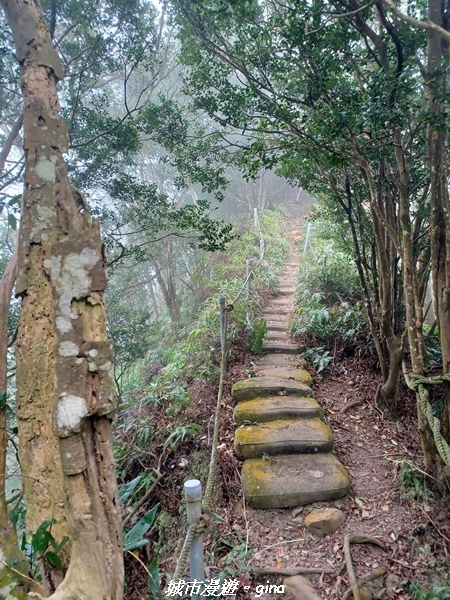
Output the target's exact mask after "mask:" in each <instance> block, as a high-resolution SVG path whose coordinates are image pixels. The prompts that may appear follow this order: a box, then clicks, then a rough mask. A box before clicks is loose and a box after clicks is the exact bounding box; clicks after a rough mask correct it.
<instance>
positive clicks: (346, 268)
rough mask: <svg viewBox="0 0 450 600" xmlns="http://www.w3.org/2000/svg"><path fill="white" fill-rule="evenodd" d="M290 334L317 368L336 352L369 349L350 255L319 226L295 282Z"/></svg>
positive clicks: (358, 352) (362, 352)
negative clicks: (295, 293)
mask: <svg viewBox="0 0 450 600" xmlns="http://www.w3.org/2000/svg"><path fill="white" fill-rule="evenodd" d="M296 303H297V309H296V314H295V316H294V319H293V320H292V322H291V331H292V333H293V335H295V336H297V337H298V338H300V340H301V341H302V342H303V343H305V345H306V346H307V347H308V350H307V352H306V353H304V358H306V359H307V360H308V361H309V362H310V364H312V365H313V366H314V368H315V369H316V370H317V371H318V372H320V371H322V370H324V369H325V368H326V367H327V366H328V365H329V364H330V363H331V362H332V360H333V357H334V356H335V355H336V353H345V354H346V355H351V356H353V355H360V356H366V355H367V354H370V353H371V352H372V342H371V339H370V335H369V332H368V326H367V316H366V312H365V308H364V302H363V294H362V290H361V286H360V283H359V279H358V274H357V272H356V268H355V266H354V263H353V260H352V257H351V256H349V255H347V254H345V253H344V252H343V251H342V249H339V248H338V247H337V246H336V245H335V243H334V242H333V240H330V239H322V238H321V236H320V229H318V231H317V232H316V234H315V235H314V236H313V237H312V239H311V242H310V245H309V247H308V251H307V252H306V254H304V255H303V257H302V261H301V265H300V268H299V275H298V282H297V298H296Z"/></svg>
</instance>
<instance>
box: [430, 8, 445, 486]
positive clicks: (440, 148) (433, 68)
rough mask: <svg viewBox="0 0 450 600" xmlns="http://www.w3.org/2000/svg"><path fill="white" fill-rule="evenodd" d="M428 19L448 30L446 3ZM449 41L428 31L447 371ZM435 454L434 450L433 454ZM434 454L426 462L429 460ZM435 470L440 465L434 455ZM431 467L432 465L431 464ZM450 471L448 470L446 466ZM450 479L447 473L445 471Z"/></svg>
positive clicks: (435, 239) (434, 239) (439, 314)
mask: <svg viewBox="0 0 450 600" xmlns="http://www.w3.org/2000/svg"><path fill="white" fill-rule="evenodd" d="M428 18H429V20H430V21H432V22H434V23H437V24H438V25H440V26H441V27H443V28H444V29H445V30H447V31H448V30H449V29H450V28H449V23H448V21H447V19H448V16H446V5H444V3H443V2H442V0H429V3H428ZM448 54H449V47H448V42H447V41H445V40H443V39H442V37H441V36H440V35H439V34H438V33H435V32H434V31H432V30H429V31H428V73H427V81H426V86H427V97H428V110H429V114H430V119H429V124H428V156H429V164H430V183H431V186H430V205H431V268H432V278H433V295H434V305H435V311H436V320H437V325H438V328H439V336H440V341H441V349H442V368H443V372H444V373H449V372H450V214H449V195H448V172H447V171H448V169H447V160H448V157H447V136H448V127H447V118H446V108H445V106H444V104H443V102H444V100H443V99H444V98H445V95H446V93H447V71H448V67H447V63H448ZM445 398H446V403H445V409H444V413H443V415H442V432H443V434H444V437H445V438H446V439H447V441H449V440H450V385H449V384H447V385H446V390H445ZM435 454H437V453H435ZM432 461H433V457H429V460H428V462H431V463H432ZM436 461H437V462H435V463H434V469H436V465H437V464H440V461H439V459H438V457H437V456H436ZM430 466H431V467H433V464H431V465H430ZM447 469H448V470H449V471H450V469H449V468H448V467H447ZM447 476H448V477H449V478H450V472H449V473H447Z"/></svg>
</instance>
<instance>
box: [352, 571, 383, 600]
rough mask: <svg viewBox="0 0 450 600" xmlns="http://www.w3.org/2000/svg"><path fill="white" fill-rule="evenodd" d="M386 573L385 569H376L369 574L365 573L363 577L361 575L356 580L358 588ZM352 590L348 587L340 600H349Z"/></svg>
mask: <svg viewBox="0 0 450 600" xmlns="http://www.w3.org/2000/svg"><path fill="white" fill-rule="evenodd" d="M385 573H386V569H385V567H378V569H375V570H374V571H371V572H370V573H366V574H365V575H362V576H361V577H360V578H359V579H358V586H359V585H362V584H364V583H368V582H369V581H373V580H374V579H378V577H381V576H382V575H384V574H385ZM352 593H353V590H352V588H351V587H350V588H349V589H348V590H347V591H346V592H345V594H344V595H343V596H342V600H349V598H350V596H351V595H352Z"/></svg>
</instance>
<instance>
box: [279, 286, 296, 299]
mask: <svg viewBox="0 0 450 600" xmlns="http://www.w3.org/2000/svg"><path fill="white" fill-rule="evenodd" d="M295 290H296V288H295V287H292V286H291V285H289V286H281V285H280V286H279V287H277V288H276V290H275V294H277V295H278V296H293V295H294V294H295Z"/></svg>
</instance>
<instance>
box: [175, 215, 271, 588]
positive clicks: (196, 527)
mask: <svg viewBox="0 0 450 600" xmlns="http://www.w3.org/2000/svg"><path fill="white" fill-rule="evenodd" d="M255 223H256V225H257V229H258V231H259V238H260V239H259V258H258V260H257V262H256V263H255V264H254V265H252V268H251V269H249V270H248V272H247V275H246V277H245V280H244V283H243V285H242V287H241V289H240V290H239V292H238V293H237V295H236V297H235V298H234V300H233V301H232V302H230V303H229V304H226V299H225V297H224V296H221V297H220V298H219V305H220V341H221V364H220V378H219V390H218V393H217V403H216V416H215V419H214V432H213V439H212V449H211V458H210V462H209V471H208V479H207V482H206V488H205V495H204V498H203V502H202V509H203V510H204V511H205V513H206V515H200V517H198V519H197V520H196V521H195V523H192V524H191V525H190V526H189V527H188V530H187V532H186V535H185V538H184V542H183V544H182V546H181V544H178V547H177V554H178V555H179V558H178V561H177V566H176V568H175V572H174V574H173V581H180V579H181V578H182V576H183V573H184V570H185V568H186V562H187V560H188V557H189V552H190V549H191V547H192V543H193V541H194V538H195V537H197V536H199V535H201V534H202V533H203V532H204V530H205V529H206V527H207V523H208V516H209V515H211V514H212V513H213V510H212V497H213V493H214V485H215V481H216V476H217V451H218V443H219V429H220V415H221V408H222V400H223V388H224V381H225V374H226V367H227V343H226V331H227V315H228V312H230V311H231V310H233V308H234V305H235V304H236V302H237V301H238V300H239V298H240V297H241V296H242V293H243V292H244V290H245V289H246V288H247V285H248V282H249V281H250V279H251V276H252V274H253V272H254V271H255V269H256V268H257V267H258V266H259V265H260V264H261V262H262V260H263V258H264V254H265V243H264V240H263V238H262V236H261V229H260V227H259V221H257V220H256V219H255ZM180 542H181V539H180ZM180 547H181V549H180ZM168 597H169V598H170V597H173V596H168Z"/></svg>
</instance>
